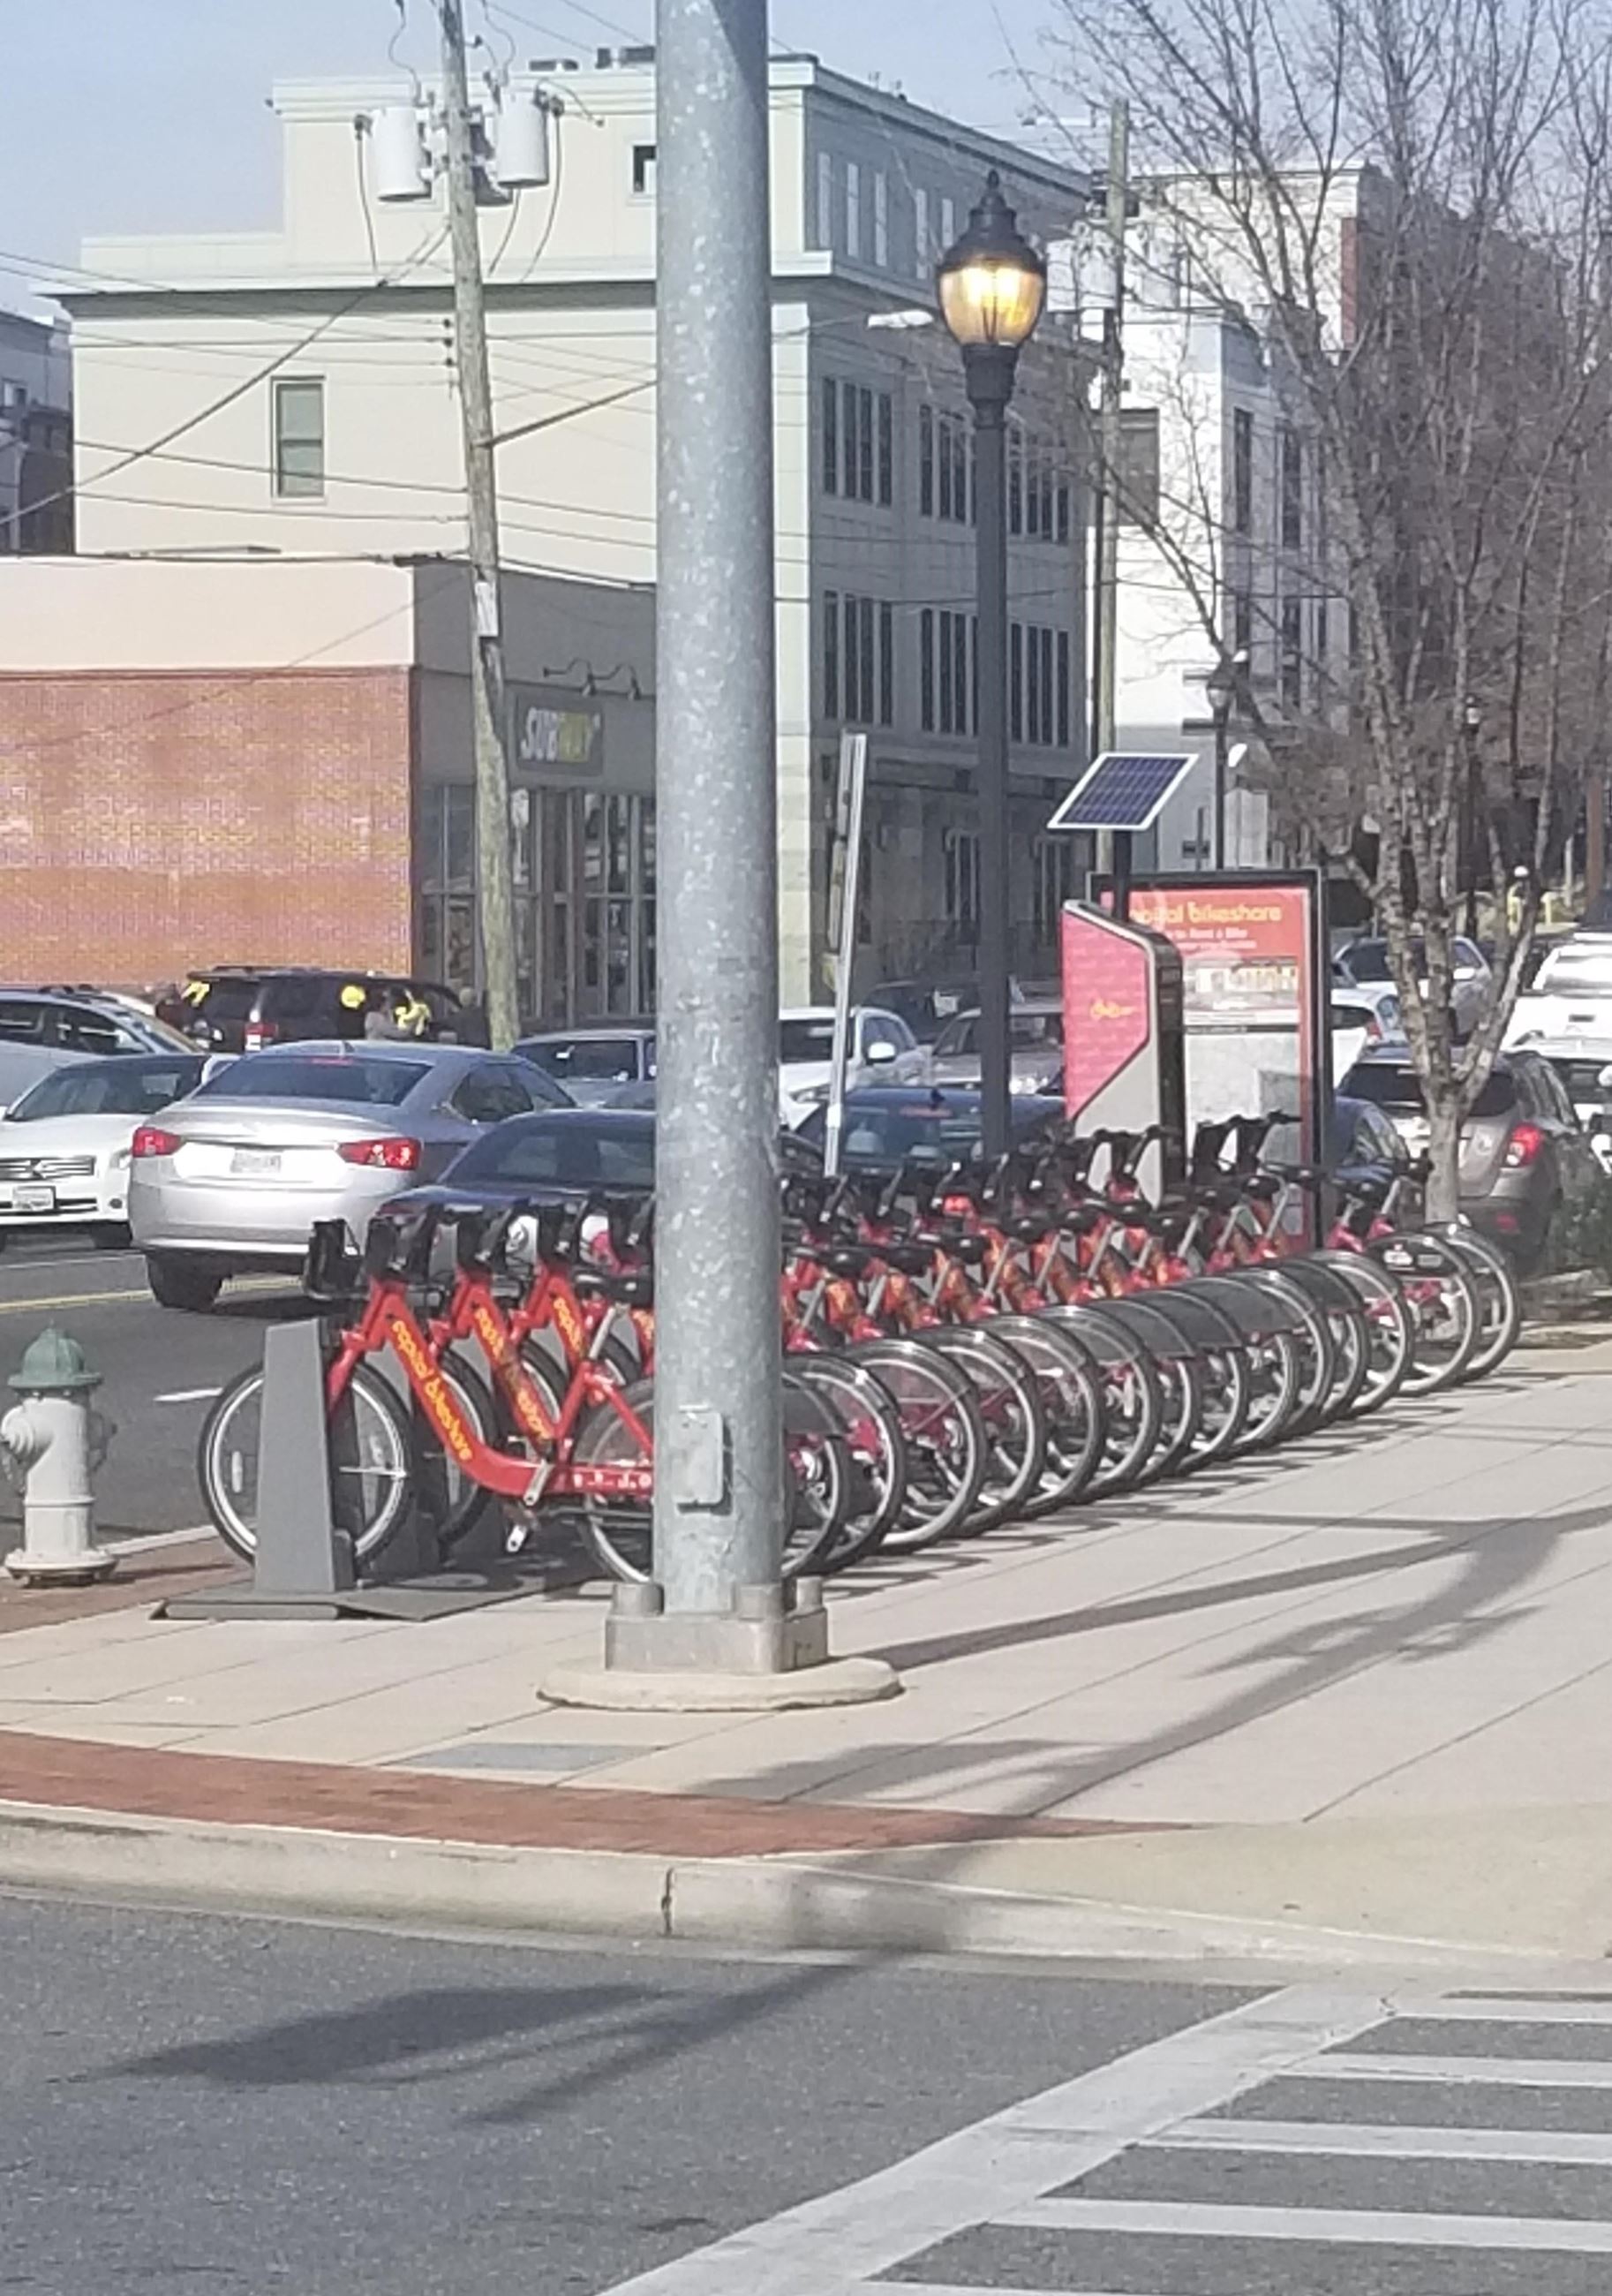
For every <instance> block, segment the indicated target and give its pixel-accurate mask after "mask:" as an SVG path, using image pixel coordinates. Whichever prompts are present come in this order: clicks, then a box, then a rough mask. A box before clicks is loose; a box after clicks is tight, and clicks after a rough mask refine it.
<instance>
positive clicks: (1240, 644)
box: [1232, 589, 1254, 659]
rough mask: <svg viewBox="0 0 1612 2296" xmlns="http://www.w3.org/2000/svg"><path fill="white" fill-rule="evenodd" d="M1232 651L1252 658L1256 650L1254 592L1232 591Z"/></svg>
mask: <svg viewBox="0 0 1612 2296" xmlns="http://www.w3.org/2000/svg"><path fill="white" fill-rule="evenodd" d="M1232 652H1233V653H1240V654H1245V655H1247V656H1248V657H1249V658H1250V659H1251V658H1252V656H1253V652H1254V593H1253V592H1252V591H1251V590H1246V589H1245V590H1234V591H1233V592H1232Z"/></svg>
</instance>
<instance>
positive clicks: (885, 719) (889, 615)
mask: <svg viewBox="0 0 1612 2296" xmlns="http://www.w3.org/2000/svg"><path fill="white" fill-rule="evenodd" d="M822 711H823V716H824V717H831V718H839V719H840V720H842V721H843V722H844V723H845V724H846V725H848V726H893V725H894V724H895V722H896V610H895V608H894V606H892V605H891V604H890V603H888V601H887V600H885V599H882V598H863V597H857V596H855V594H853V593H852V592H850V591H848V590H844V591H842V590H825V591H824V592H823V594H822Z"/></svg>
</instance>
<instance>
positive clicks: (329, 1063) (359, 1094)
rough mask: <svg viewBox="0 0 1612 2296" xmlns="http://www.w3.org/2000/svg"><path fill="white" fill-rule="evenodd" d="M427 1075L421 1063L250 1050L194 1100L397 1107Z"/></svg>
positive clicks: (399, 1106)
mask: <svg viewBox="0 0 1612 2296" xmlns="http://www.w3.org/2000/svg"><path fill="white" fill-rule="evenodd" d="M429 1075H430V1068H429V1067H428V1065H427V1064H426V1062H423V1061H382V1060H373V1059H368V1060H366V1059H365V1058H364V1054H362V1053H355V1054H345V1055H344V1054H336V1053H328V1054H307V1053H254V1054H249V1055H248V1057H247V1058H246V1059H245V1060H240V1061H232V1062H230V1064H229V1066H228V1068H226V1069H220V1070H219V1071H218V1074H217V1076H216V1077H213V1078H209V1081H208V1082H207V1083H206V1084H204V1085H203V1086H202V1087H201V1089H200V1092H199V1093H198V1094H197V1095H196V1097H197V1099H198V1100H340V1101H346V1102H348V1103H352V1104H354V1105H365V1104H367V1105H368V1106H370V1107H372V1108H401V1107H402V1105H403V1103H404V1102H405V1100H406V1099H407V1098H408V1096H409V1095H410V1093H412V1092H413V1089H414V1087H415V1086H416V1085H417V1084H419V1083H421V1081H422V1079H423V1078H426V1077H428V1076H429Z"/></svg>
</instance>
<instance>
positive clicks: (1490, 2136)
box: [1144, 2120, 1612, 2169]
mask: <svg viewBox="0 0 1612 2296" xmlns="http://www.w3.org/2000/svg"><path fill="white" fill-rule="evenodd" d="M1144 2149H1145V2150H1146V2151H1148V2152H1150V2153H1176V2152H1181V2153H1333V2154H1336V2155H1337V2156H1338V2157H1339V2158H1340V2159H1346V2160H1358V2161H1519V2162H1524V2163H1528V2162H1537V2163H1542V2164H1545V2165H1547V2166H1556V2167H1560V2168H1570V2167H1573V2166H1575V2165H1582V2166H1583V2167H1587V2168H1592V2169H1604V2168H1612V2133H1608V2132H1605V2131H1602V2130H1589V2129H1580V2128H1431V2127H1429V2128H1418V2127H1415V2126H1413V2125H1409V2124H1406V2123H1403V2122H1399V2121H1392V2122H1387V2123H1380V2124H1379V2123H1373V2122H1364V2123H1362V2122H1351V2121H1334V2120H1182V2121H1180V2122H1178V2123H1177V2124H1176V2126H1175V2127H1174V2128H1172V2129H1170V2130H1169V2131H1168V2132H1167V2134H1166V2135H1165V2136H1150V2137H1149V2138H1148V2139H1147V2140H1146V2144H1145V2148H1144Z"/></svg>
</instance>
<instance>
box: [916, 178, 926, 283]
mask: <svg viewBox="0 0 1612 2296" xmlns="http://www.w3.org/2000/svg"><path fill="white" fill-rule="evenodd" d="M929 260H930V258H929V193H928V192H926V191H925V190H924V189H923V187H922V185H921V184H920V185H919V186H918V188H917V189H916V190H915V191H914V192H913V193H912V268H913V270H914V271H915V272H916V273H917V275H918V276H919V278H920V279H922V280H925V281H927V280H928V278H929Z"/></svg>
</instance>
